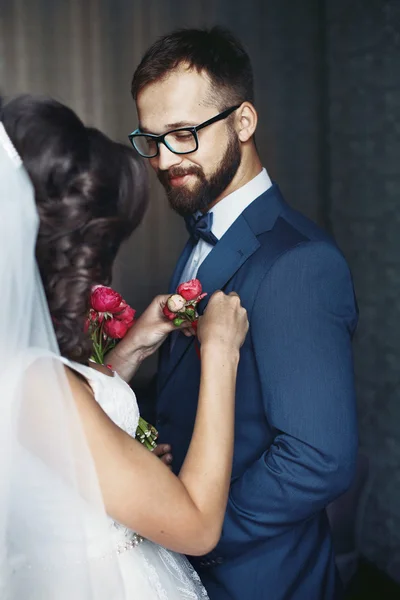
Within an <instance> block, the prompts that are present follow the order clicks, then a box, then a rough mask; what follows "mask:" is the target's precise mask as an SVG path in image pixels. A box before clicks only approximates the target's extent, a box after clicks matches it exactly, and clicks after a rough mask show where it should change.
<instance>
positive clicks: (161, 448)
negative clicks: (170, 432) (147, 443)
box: [153, 444, 171, 458]
mask: <svg viewBox="0 0 400 600" xmlns="http://www.w3.org/2000/svg"><path fill="white" fill-rule="evenodd" d="M168 452H171V446H170V445H169V444H159V445H158V446H156V447H155V448H154V450H153V454H155V455H156V456H159V457H160V458H161V457H162V456H164V455H165V454H167V453H168Z"/></svg>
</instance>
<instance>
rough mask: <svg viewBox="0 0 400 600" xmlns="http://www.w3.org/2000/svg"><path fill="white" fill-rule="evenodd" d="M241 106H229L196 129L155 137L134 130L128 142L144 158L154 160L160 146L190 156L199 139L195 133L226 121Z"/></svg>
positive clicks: (197, 145) (178, 130)
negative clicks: (162, 145)
mask: <svg viewBox="0 0 400 600" xmlns="http://www.w3.org/2000/svg"><path fill="white" fill-rule="evenodd" d="M239 106H241V104H237V105H236V106H231V107H230V108H227V109H226V110H224V111H222V112H221V113H219V114H218V115H215V117H212V118H211V119H208V120H207V121H204V123H201V124H200V125H196V127H180V128H179V129H172V130H171V131H167V132H166V133H163V134H162V135H155V134H154V133H142V132H141V131H140V129H136V130H135V131H132V133H130V134H129V136H128V137H129V140H130V142H131V144H132V146H133V147H134V148H135V150H137V152H139V154H140V155H141V156H143V157H144V158H154V157H155V156H157V155H158V154H159V152H160V147H159V146H160V144H164V145H165V146H166V147H167V148H168V150H170V151H171V152H173V153H174V154H190V153H191V152H196V150H197V149H198V147H199V138H198V135H197V132H198V131H200V129H204V127H208V126H209V125H212V124H213V123H216V122H217V121H221V120H222V119H226V117H229V115H230V114H232V113H233V111H235V110H237V109H238V108H239Z"/></svg>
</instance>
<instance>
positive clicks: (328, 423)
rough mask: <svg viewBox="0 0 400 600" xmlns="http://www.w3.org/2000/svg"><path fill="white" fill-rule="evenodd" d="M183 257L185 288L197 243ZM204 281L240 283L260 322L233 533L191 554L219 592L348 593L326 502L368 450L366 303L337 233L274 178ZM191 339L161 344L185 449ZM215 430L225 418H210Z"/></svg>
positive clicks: (165, 424)
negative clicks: (360, 389) (363, 370)
mask: <svg viewBox="0 0 400 600" xmlns="http://www.w3.org/2000/svg"><path fill="white" fill-rule="evenodd" d="M192 247H193V246H192V243H191V242H188V244H187V246H186V248H185V249H184V251H183V253H182V255H181V257H180V259H179V262H178V264H177V267H176V270H175V273H174V276H173V280H172V282H171V291H175V289H176V286H177V284H178V282H179V277H180V275H181V273H182V270H183V267H184V265H185V263H186V261H187V259H188V257H189V255H190V252H191V250H192ZM198 278H199V279H200V280H201V282H202V284H203V289H204V291H206V292H208V294H209V295H211V294H212V293H213V292H214V291H215V290H217V289H223V290H224V291H225V292H227V293H228V292H230V291H232V290H234V291H236V292H237V293H238V294H239V295H240V298H241V300H242V304H243V305H244V306H245V307H246V309H247V311H248V316H249V321H250V329H249V333H248V335H247V338H246V341H245V343H244V345H243V348H242V351H241V359H240V363H239V370H238V379H237V392H236V426H235V450H234V461H233V472H232V482H231V488H230V495H229V501H228V506H227V511H226V516H225V521H224V525H223V532H222V537H221V540H220V542H219V544H218V545H217V547H216V548H215V550H214V551H213V552H211V553H210V554H209V555H207V556H205V557H201V558H200V559H192V562H193V564H194V565H195V567H196V568H197V570H198V571H199V574H200V576H201V578H202V580H203V582H204V584H205V586H206V588H207V590H208V592H209V594H210V598H211V600H228V599H234V600H252V599H260V598H266V599H268V600H289V599H290V600H331V599H333V598H337V597H339V596H340V594H339V591H338V589H339V588H338V582H337V578H336V572H335V565H334V555H333V550H332V543H331V538H330V532H329V526H328V521H327V517H326V514H325V507H326V506H327V505H328V504H329V503H330V502H331V501H332V500H333V499H334V498H336V497H337V496H339V495H340V494H342V493H343V492H344V491H345V490H346V489H347V488H348V487H349V485H350V483H351V482H352V479H353V475H354V470H355V460H356V453H357V425H356V405H355V392H354V378H353V361H352V348H351V339H352V335H353V332H354V330H355V327H356V324H357V307H356V301H355V296H354V291H353V284H352V279H351V275H350V272H349V268H348V266H347V264H346V261H345V259H344V258H343V255H342V254H341V252H340V251H339V249H338V248H337V246H336V245H335V243H334V242H333V241H332V239H331V238H330V237H329V236H328V235H327V234H326V233H324V232H323V231H322V230H321V229H319V228H318V227H317V226H316V225H315V224H314V223H312V222H311V221H309V220H308V219H307V218H305V217H304V216H303V215H301V214H300V213H298V212H296V211H294V210H293V209H291V208H290V207H289V206H288V205H287V204H286V203H285V201H284V200H283V198H282V196H281V194H280V192H279V189H278V187H277V186H276V185H273V186H272V188H270V189H269V190H268V191H267V192H265V193H264V194H263V195H262V196H260V197H259V198H257V199H256V200H255V201H254V202H253V203H252V204H251V205H250V206H249V207H248V208H247V209H246V210H245V211H244V212H243V213H242V215H241V216H239V218H238V219H237V220H236V221H235V223H234V224H233V225H232V226H231V227H230V229H229V230H228V231H227V233H226V234H225V235H224V236H223V237H222V238H221V240H220V241H219V242H218V244H217V245H216V246H215V247H214V248H213V250H212V251H211V253H210V254H209V255H208V257H207V258H206V259H205V261H204V262H203V264H202V265H201V267H200V270H199V272H198ZM199 377H200V361H199V359H198V357H197V354H196V351H195V348H194V344H193V339H189V338H187V337H185V336H184V335H182V334H181V333H179V334H177V338H176V341H175V344H174V345H173V349H172V352H170V347H169V343H168V342H167V343H166V344H165V345H164V347H163V348H162V350H161V355H160V365H159V373H158V400H157V427H158V429H159V432H160V441H161V442H168V443H170V444H172V451H173V455H174V465H173V467H174V470H175V472H179V469H180V467H181V465H182V462H183V460H184V457H185V454H186V451H187V449H188V446H189V442H190V438H191V435H192V430H193V425H194V420H195V415H196V406H197V399H198V392H199ZM210 427H213V428H214V429H215V435H216V436H218V423H210Z"/></svg>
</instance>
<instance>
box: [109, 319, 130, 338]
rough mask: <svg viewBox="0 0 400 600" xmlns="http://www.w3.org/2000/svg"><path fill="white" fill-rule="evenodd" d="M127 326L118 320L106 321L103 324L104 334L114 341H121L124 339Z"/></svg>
mask: <svg viewBox="0 0 400 600" xmlns="http://www.w3.org/2000/svg"><path fill="white" fill-rule="evenodd" d="M128 329H129V326H128V325H127V324H126V323H125V322H124V321H119V320H118V319H108V320H107V321H106V322H105V323H104V329H103V331H104V333H105V334H106V335H108V337H110V338H112V339H114V340H121V339H122V338H123V337H125V335H126V332H127V331H128Z"/></svg>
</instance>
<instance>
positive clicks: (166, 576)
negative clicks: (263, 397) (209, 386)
mask: <svg viewBox="0 0 400 600" xmlns="http://www.w3.org/2000/svg"><path fill="white" fill-rule="evenodd" d="M64 362H65V363H66V364H68V365H69V366H70V367H71V368H73V369H74V370H76V371H78V372H79V373H81V374H82V375H83V376H84V377H85V378H86V379H87V380H88V382H89V383H90V385H91V387H92V389H93V392H94V395H95V398H96V400H97V402H98V403H99V404H100V406H101V408H102V409H103V410H104V411H105V412H106V413H107V415H108V416H109V417H110V419H111V420H112V421H113V422H114V423H115V424H116V425H118V426H119V427H121V429H123V430H124V431H126V432H127V433H129V435H131V436H132V437H135V433H136V428H137V424H138V421H139V409H138V405H137V402H136V397H135V394H134V393H133V391H132V390H131V388H130V387H129V386H128V385H127V384H126V383H125V381H123V380H122V379H121V378H120V377H119V376H118V374H117V373H114V377H109V376H107V375H104V374H103V373H101V372H100V371H97V370H95V369H92V368H91V367H85V366H83V365H80V364H77V363H72V362H67V361H64ZM110 529H111V531H112V537H113V539H114V540H115V546H116V548H117V553H118V562H119V566H120V571H121V574H122V577H123V581H124V585H125V595H126V600H133V599H135V600H136V599H137V598H141V599H143V600H197V599H198V600H200V599H203V600H204V599H207V598H208V595H207V592H206V590H205V589H204V587H203V586H202V584H201V581H200V578H199V576H198V574H197V573H196V571H194V569H193V567H192V566H191V565H190V563H189V562H188V560H187V559H186V557H184V556H182V555H179V554H176V553H174V552H171V551H169V550H166V549H165V548H162V547H161V546H158V545H157V544H153V543H152V542H149V541H148V540H143V538H139V537H138V536H136V535H135V533H134V532H132V531H131V530H130V529H127V528H126V527H125V526H123V525H121V524H120V523H117V522H116V521H114V520H113V519H111V518H110ZM93 559H94V560H96V556H95V551H94V556H93ZM138 590H140V592H139V593H138Z"/></svg>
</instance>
